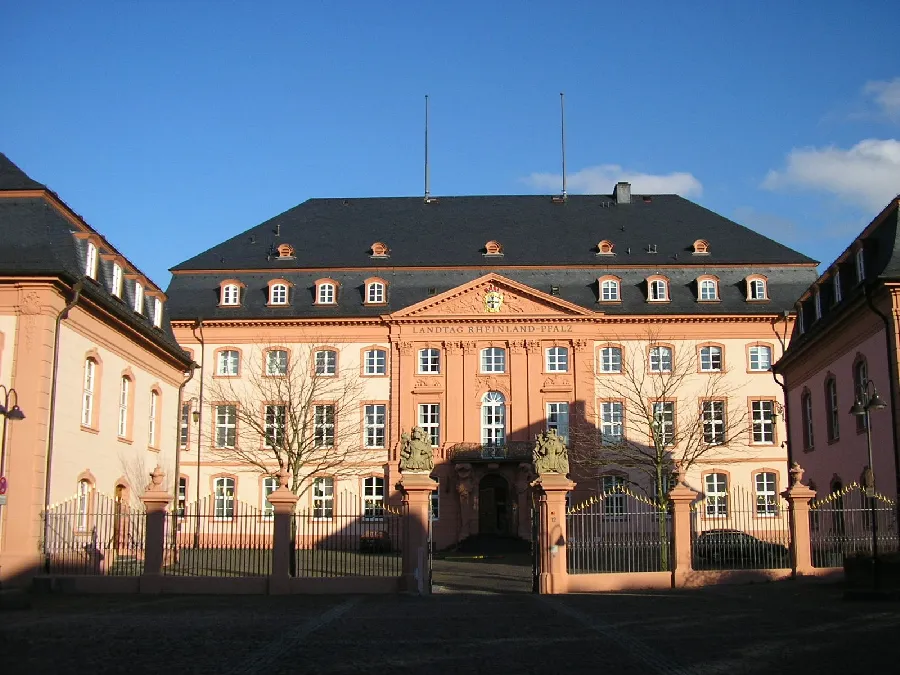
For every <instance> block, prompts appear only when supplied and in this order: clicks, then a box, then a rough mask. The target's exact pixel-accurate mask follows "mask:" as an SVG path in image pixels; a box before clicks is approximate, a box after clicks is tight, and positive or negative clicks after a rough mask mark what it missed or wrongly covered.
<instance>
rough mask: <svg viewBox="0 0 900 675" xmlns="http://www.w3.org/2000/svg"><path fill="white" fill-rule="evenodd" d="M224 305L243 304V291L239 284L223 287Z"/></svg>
mask: <svg viewBox="0 0 900 675" xmlns="http://www.w3.org/2000/svg"><path fill="white" fill-rule="evenodd" d="M221 304H223V305H239V304H241V289H240V287H239V286H238V285H237V284H225V285H224V286H222V302H221Z"/></svg>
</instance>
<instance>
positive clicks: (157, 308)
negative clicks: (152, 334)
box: [153, 298, 163, 328]
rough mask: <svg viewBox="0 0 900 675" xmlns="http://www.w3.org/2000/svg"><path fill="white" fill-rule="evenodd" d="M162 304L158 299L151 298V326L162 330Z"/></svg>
mask: <svg viewBox="0 0 900 675" xmlns="http://www.w3.org/2000/svg"><path fill="white" fill-rule="evenodd" d="M162 315H163V302H162V300H160V299H159V298H153V325H154V326H155V327H156V328H162Z"/></svg>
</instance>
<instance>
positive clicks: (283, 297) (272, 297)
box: [269, 284, 288, 305]
mask: <svg viewBox="0 0 900 675" xmlns="http://www.w3.org/2000/svg"><path fill="white" fill-rule="evenodd" d="M287 301H288V287H287V285H286V284H272V285H271V286H270V287H269V304H270V305H286V304H287Z"/></svg>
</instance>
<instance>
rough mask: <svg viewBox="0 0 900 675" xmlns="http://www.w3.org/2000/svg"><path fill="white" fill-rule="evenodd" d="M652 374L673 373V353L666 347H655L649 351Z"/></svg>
mask: <svg viewBox="0 0 900 675" xmlns="http://www.w3.org/2000/svg"><path fill="white" fill-rule="evenodd" d="M648 355H649V358H650V372H651V373H671V372H672V359H673V351H672V348H671V347H667V346H665V345H653V346H651V347H650V349H649V351H648Z"/></svg>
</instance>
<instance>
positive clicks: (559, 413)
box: [547, 403, 569, 443]
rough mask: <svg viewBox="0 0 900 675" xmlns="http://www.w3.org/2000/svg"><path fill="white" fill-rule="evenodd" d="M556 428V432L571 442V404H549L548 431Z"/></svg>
mask: <svg viewBox="0 0 900 675" xmlns="http://www.w3.org/2000/svg"><path fill="white" fill-rule="evenodd" d="M551 429H555V430H556V434H557V435H558V436H559V437H560V438H562V439H563V440H564V441H565V442H566V443H568V442H569V404H568V403H548V404H547V431H550V430H551Z"/></svg>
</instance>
